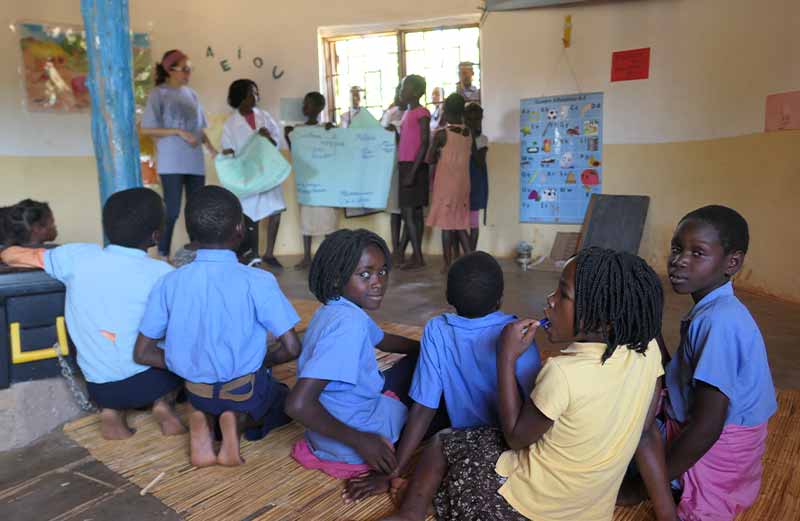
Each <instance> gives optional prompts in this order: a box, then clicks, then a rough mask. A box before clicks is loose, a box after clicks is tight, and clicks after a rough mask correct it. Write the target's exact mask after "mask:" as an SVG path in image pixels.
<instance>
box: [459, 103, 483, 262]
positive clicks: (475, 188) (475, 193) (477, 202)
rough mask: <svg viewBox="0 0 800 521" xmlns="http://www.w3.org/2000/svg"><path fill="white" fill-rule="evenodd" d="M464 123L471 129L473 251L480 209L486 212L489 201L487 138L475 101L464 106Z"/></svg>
mask: <svg viewBox="0 0 800 521" xmlns="http://www.w3.org/2000/svg"><path fill="white" fill-rule="evenodd" d="M464 123H466V125H467V128H469V129H470V130H471V131H472V137H473V142H472V155H471V156H470V159H469V227H470V231H469V243H470V246H472V250H473V251H474V250H476V249H477V248H478V233H479V231H480V225H481V220H480V214H481V210H483V211H484V212H486V206H487V203H488V202H489V176H488V173H487V168H486V153H487V152H488V151H489V140H488V139H487V138H486V135H485V134H484V133H483V108H481V106H480V105H479V104H477V103H475V102H472V103H468V104H467V106H466V107H465V108H464ZM484 217H485V214H484Z"/></svg>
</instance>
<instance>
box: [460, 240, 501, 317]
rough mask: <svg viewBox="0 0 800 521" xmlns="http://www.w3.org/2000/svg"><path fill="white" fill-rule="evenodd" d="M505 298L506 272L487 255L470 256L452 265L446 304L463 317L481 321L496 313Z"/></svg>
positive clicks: (477, 253)
mask: <svg viewBox="0 0 800 521" xmlns="http://www.w3.org/2000/svg"><path fill="white" fill-rule="evenodd" d="M502 298H503V270H502V269H501V268H500V264H498V263H497V261H496V260H495V258H494V257H492V256H491V255H489V254H488V253H485V252H482V251H476V252H472V253H469V254H467V255H464V256H463V257H460V258H459V259H458V260H457V261H455V262H454V263H453V265H452V266H450V269H449V270H448V272H447V302H448V303H449V304H450V305H451V306H453V307H454V308H456V312H458V314H459V315H461V316H462V317H466V318H478V317H483V316H485V315H488V314H489V313H492V312H494V311H497V307H498V304H499V303H500V300H501V299H502Z"/></svg>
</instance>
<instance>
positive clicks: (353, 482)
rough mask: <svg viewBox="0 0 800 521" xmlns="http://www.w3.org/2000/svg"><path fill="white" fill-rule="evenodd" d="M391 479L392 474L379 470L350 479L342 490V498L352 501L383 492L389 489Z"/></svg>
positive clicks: (347, 501) (346, 501)
mask: <svg viewBox="0 0 800 521" xmlns="http://www.w3.org/2000/svg"><path fill="white" fill-rule="evenodd" d="M391 481H392V477H391V476H389V475H387V474H381V473H379V472H370V473H369V474H365V475H363V476H358V477H356V478H353V479H349V480H347V484H346V485H345V486H344V491H342V499H343V500H344V502H345V503H351V502H353V501H360V500H362V499H365V498H368V497H369V496H374V495H376V494H383V493H384V492H388V491H389V484H390V483H391Z"/></svg>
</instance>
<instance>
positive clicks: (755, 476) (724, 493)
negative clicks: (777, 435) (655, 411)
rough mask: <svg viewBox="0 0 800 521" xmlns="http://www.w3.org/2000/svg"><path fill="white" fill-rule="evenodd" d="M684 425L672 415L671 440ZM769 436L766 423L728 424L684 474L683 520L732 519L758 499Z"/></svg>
mask: <svg viewBox="0 0 800 521" xmlns="http://www.w3.org/2000/svg"><path fill="white" fill-rule="evenodd" d="M682 429H683V425H681V424H679V423H678V422H677V421H675V420H673V419H671V418H669V417H668V418H667V443H668V444H669V443H670V442H671V441H672V440H674V439H675V438H676V437H677V436H678V434H679V433H680V432H681V430H682ZM766 440H767V424H766V423H762V424H761V425H756V426H755V427H744V426H741V425H726V426H725V428H724V429H723V430H722V434H720V437H719V439H718V440H717V442H716V443H714V445H713V446H712V447H711V449H709V451H708V452H706V453H705V454H704V455H703V457H702V458H700V460H699V461H697V463H695V464H694V466H693V467H692V468H690V469H689V470H687V471H686V472H685V473H684V474H683V476H681V478H680V481H681V484H682V485H683V494H682V495H681V502H680V504H679V505H678V517H679V518H680V519H681V520H682V521H732V520H733V519H734V518H735V517H736V515H737V514H738V513H740V512H743V511H744V510H746V509H747V508H748V507H750V506H751V505H752V504H753V503H755V501H756V498H757V497H758V490H759V489H760V488H761V472H762V465H761V458H762V457H763V456H764V451H765V450H766Z"/></svg>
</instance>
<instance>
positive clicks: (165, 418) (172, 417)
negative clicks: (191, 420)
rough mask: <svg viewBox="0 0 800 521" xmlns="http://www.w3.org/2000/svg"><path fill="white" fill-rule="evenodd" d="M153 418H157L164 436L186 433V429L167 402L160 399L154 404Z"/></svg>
mask: <svg viewBox="0 0 800 521" xmlns="http://www.w3.org/2000/svg"><path fill="white" fill-rule="evenodd" d="M153 416H155V417H156V421H157V422H158V425H159V426H160V427H161V434H163V435H164V436H175V435H177V434H185V433H186V427H184V426H183V424H182V423H181V420H180V418H178V416H177V415H176V414H175V411H173V410H172V407H171V406H170V405H169V404H168V403H167V402H166V401H164V400H160V399H159V400H156V401H155V402H153Z"/></svg>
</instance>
